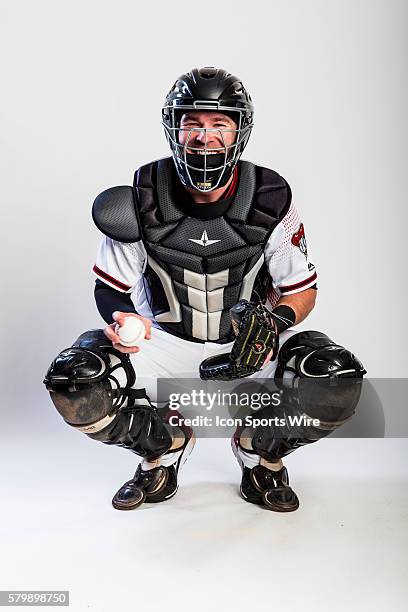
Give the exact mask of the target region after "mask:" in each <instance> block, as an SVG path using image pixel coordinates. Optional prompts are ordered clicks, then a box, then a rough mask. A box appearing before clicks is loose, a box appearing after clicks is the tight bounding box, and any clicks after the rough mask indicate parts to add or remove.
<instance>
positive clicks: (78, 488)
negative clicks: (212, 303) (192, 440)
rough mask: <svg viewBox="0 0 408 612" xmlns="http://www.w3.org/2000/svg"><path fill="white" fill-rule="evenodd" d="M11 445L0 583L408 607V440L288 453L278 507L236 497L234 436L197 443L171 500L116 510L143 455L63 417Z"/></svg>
mask: <svg viewBox="0 0 408 612" xmlns="http://www.w3.org/2000/svg"><path fill="white" fill-rule="evenodd" d="M9 444H10V446H6V445H4V444H3V446H2V460H1V461H2V466H3V469H2V473H3V486H2V488H1V489H2V500H1V509H2V521H1V574H0V575H1V579H0V580H1V585H2V586H1V589H25V590H28V589H37V590H38V589H48V590H50V589H53V590H57V589H61V590H62V589H69V590H70V597H71V609H73V610H75V611H82V610H98V612H104V611H105V610H106V611H107V610H109V611H113V610H115V609H117V608H118V606H120V607H124V606H126V609H127V608H132V609H139V610H142V611H143V612H157V611H158V610H164V609H172V610H177V611H184V610H190V609H194V610H195V611H199V612H200V611H201V610H206V611H207V612H208V611H217V612H218V611H219V610H222V609H227V610H230V609H231V610H232V609H233V610H234V611H239V612H240V611H241V610H242V611H244V610H253V611H254V612H255V611H256V610H261V609H268V610H278V609H282V610H285V612H291V611H292V610H293V611H294V610H309V609H313V610H326V611H337V610H338V611H340V610H341V611H342V612H344V610H347V611H348V612H351V611H354V610H359V609H360V608H361V607H364V608H365V609H367V610H370V611H371V612H374V611H375V612H376V611H381V612H383V611H384V610H388V609H390V610H392V611H393V612H398V611H400V610H401V611H402V610H404V611H405V610H406V609H407V603H408V597H407V590H408V589H407V564H406V550H407V545H408V542H407V506H408V505H407V475H408V469H407V461H406V458H407V450H408V443H407V441H406V440H392V439H388V440H364V441H363V442H361V441H359V440H340V439H337V440H323V441H320V442H319V443H318V444H315V445H313V446H310V447H308V448H305V449H300V450H299V451H298V452H297V453H294V454H293V455H292V456H291V457H289V458H288V459H287V461H286V465H287V466H288V468H289V471H290V475H291V478H292V484H293V487H294V489H295V490H296V492H297V493H298V495H299V497H300V500H301V508H300V509H299V511H298V512H295V513H293V514H288V515H280V514H275V513H272V512H268V511H265V510H262V509H259V508H257V507H255V506H252V505H250V504H247V503H245V502H244V501H243V500H241V499H240V498H239V496H238V495H237V484H238V480H239V469H238V466H237V465H236V464H235V459H234V457H233V455H232V453H231V451H230V448H229V444H228V441H227V440H199V441H198V444H197V446H196V449H195V452H194V454H193V455H192V456H191V458H190V460H189V462H188V463H187V464H186V466H185V468H184V470H183V472H182V486H181V488H180V491H179V493H178V494H177V496H176V497H175V498H173V499H172V500H171V501H169V502H168V503H166V504H159V505H150V506H145V507H142V508H141V509H139V510H136V511H133V512H118V511H115V510H113V508H112V507H111V505H110V500H111V496H112V495H113V493H114V492H115V491H116V489H117V488H118V486H120V485H121V484H122V482H123V481H125V480H127V479H128V478H129V477H130V476H131V475H132V472H133V469H134V466H135V464H136V461H137V458H136V456H135V455H132V454H131V453H129V452H126V451H124V450H122V449H117V448H110V447H107V446H104V445H102V444H98V443H95V442H92V441H90V440H89V439H87V438H86V437H85V436H81V435H78V433H77V432H73V431H71V430H69V428H66V427H64V426H63V424H62V423H61V424H59V423H57V422H56V421H55V425H54V423H53V425H52V426H51V427H50V429H49V431H48V435H47V438H45V437H44V438H43V439H40V440H38V439H36V441H35V443H34V441H33V439H32V438H31V437H30V435H29V432H28V431H27V432H23V433H22V437H21V438H20V440H19V443H18V445H15V444H13V446H11V443H10V440H9Z"/></svg>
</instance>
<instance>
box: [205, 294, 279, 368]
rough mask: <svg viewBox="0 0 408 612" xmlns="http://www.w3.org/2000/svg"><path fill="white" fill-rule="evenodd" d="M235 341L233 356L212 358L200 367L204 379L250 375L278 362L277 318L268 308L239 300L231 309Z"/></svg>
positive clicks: (225, 355) (224, 354)
mask: <svg viewBox="0 0 408 612" xmlns="http://www.w3.org/2000/svg"><path fill="white" fill-rule="evenodd" d="M230 315H231V322H232V327H233V330H234V332H235V335H236V340H235V342H234V344H233V346H232V350H231V353H229V354H228V353H223V354H222V355H216V356H215V357H209V358H208V359H205V360H204V361H203V362H202V363H201V364H200V378H202V379H204V380H208V379H212V380H232V379H234V378H243V377H245V376H250V375H251V374H253V373H254V372H257V371H258V370H260V369H261V368H262V367H263V366H264V365H265V364H266V363H268V362H269V361H271V359H275V357H276V355H277V352H278V347H279V341H278V333H277V330H276V325H275V321H274V318H273V317H272V316H271V313H270V312H269V310H268V309H267V308H265V306H263V305H262V304H255V303H254V302H248V301H247V300H240V301H239V302H238V303H237V304H235V306H233V307H232V308H231V310H230Z"/></svg>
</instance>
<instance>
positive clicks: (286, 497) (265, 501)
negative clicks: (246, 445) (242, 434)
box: [231, 436, 299, 512]
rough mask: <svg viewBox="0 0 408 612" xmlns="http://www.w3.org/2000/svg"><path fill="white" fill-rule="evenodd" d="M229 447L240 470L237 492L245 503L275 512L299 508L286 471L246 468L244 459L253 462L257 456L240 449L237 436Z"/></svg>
mask: <svg viewBox="0 0 408 612" xmlns="http://www.w3.org/2000/svg"><path fill="white" fill-rule="evenodd" d="M231 446H232V450H233V452H234V455H235V456H236V458H237V461H238V463H239V465H240V467H241V470H242V479H241V485H240V489H239V492H240V494H241V497H242V498H243V499H245V501H247V502H249V503H251V504H257V505H259V506H263V507H264V508H267V509H268V510H273V511H275V512H294V511H295V510H297V509H298V508H299V499H298V497H297V495H296V493H295V492H294V491H293V489H291V487H290V486H289V476H288V471H287V469H286V468H285V467H284V466H283V467H282V468H281V469H280V470H278V471H273V470H269V469H268V468H266V467H265V466H263V465H260V464H258V465H255V466H253V467H248V466H246V465H245V464H244V457H245V456H246V457H247V458H251V459H252V461H254V460H257V458H258V457H259V456H258V455H257V454H256V453H254V452H249V451H247V450H244V449H241V448H240V446H239V440H238V436H234V437H233V438H232V440H231Z"/></svg>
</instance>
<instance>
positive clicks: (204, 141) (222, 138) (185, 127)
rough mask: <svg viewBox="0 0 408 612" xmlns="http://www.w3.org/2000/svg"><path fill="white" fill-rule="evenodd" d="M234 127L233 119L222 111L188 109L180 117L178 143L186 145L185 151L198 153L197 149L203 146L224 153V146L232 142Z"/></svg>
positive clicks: (201, 148) (235, 127) (233, 139)
mask: <svg viewBox="0 0 408 612" xmlns="http://www.w3.org/2000/svg"><path fill="white" fill-rule="evenodd" d="M236 129H237V124H236V123H235V121H234V120H233V119H231V117H229V116H228V115H224V114H223V113H219V112H217V111H189V112H188V113H185V114H184V115H183V116H182V117H181V121H180V131H179V143H180V144H181V145H187V147H188V148H187V153H195V154H197V155H199V154H200V151H199V150H204V149H205V148H206V149H214V153H224V152H225V147H229V146H231V145H232V144H233V143H234V141H235V135H236V132H235V131H234V130H236ZM208 130H211V131H208ZM212 130H214V131H212ZM194 149H199V150H194ZM207 153H208V151H207Z"/></svg>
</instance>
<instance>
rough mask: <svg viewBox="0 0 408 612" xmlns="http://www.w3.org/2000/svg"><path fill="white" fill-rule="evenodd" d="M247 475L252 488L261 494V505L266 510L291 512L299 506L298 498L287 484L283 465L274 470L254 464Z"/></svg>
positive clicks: (287, 478)
mask: <svg viewBox="0 0 408 612" xmlns="http://www.w3.org/2000/svg"><path fill="white" fill-rule="evenodd" d="M249 477H250V480H251V483H252V485H253V487H254V489H255V490H256V491H258V493H259V494H261V496H262V505H263V506H264V507H265V508H267V509H268V510H274V511H275V512H293V511H294V510H297V509H298V508H299V499H298V497H297V495H296V493H295V492H294V491H293V489H291V488H290V486H289V476H288V471H287V469H286V468H285V466H283V467H282V468H281V469H280V470H278V471H274V470H269V469H268V468H266V467H264V466H263V465H256V466H255V467H254V468H252V469H251V472H250V475H249Z"/></svg>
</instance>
